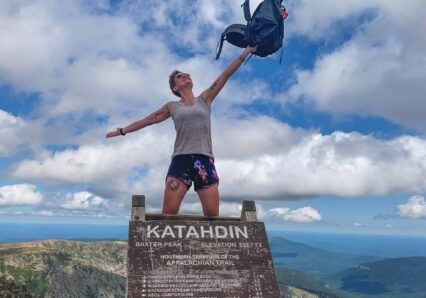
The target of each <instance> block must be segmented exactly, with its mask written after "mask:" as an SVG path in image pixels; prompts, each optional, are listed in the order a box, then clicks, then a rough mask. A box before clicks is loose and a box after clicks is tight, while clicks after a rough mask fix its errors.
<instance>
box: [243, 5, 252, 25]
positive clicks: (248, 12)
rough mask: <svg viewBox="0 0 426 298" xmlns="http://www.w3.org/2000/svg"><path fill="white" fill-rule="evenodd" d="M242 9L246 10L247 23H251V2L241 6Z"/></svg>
mask: <svg viewBox="0 0 426 298" xmlns="http://www.w3.org/2000/svg"><path fill="white" fill-rule="evenodd" d="M241 7H242V8H243V10H244V18H245V19H246V21H247V22H248V21H250V19H251V13H250V0H245V1H244V3H243V4H241Z"/></svg>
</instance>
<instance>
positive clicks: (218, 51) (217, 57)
mask: <svg viewBox="0 0 426 298" xmlns="http://www.w3.org/2000/svg"><path fill="white" fill-rule="evenodd" d="M225 36H226V34H225V32H223V33H222V35H221V36H220V40H219V42H218V43H217V46H216V60H218V59H219V57H220V53H222V47H223V42H224V40H225Z"/></svg>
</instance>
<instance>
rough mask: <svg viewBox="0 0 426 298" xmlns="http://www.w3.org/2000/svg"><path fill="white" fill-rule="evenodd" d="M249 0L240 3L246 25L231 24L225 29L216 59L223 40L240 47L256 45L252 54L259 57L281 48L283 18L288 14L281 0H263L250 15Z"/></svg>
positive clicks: (220, 50)
mask: <svg viewBox="0 0 426 298" xmlns="http://www.w3.org/2000/svg"><path fill="white" fill-rule="evenodd" d="M249 2H250V0H245V1H244V3H243V4H242V5H241V6H242V7H243V9H244V18H245V19H246V21H247V25H242V24H233V25H230V26H229V27H227V28H226V29H225V31H224V32H223V33H222V35H221V38H220V41H219V43H218V46H217V49H216V60H217V59H219V56H220V54H221V52H222V47H223V42H224V41H225V40H226V41H228V42H229V43H230V44H233V45H235V46H237V47H240V48H246V47H247V46H248V45H250V46H256V45H257V50H256V52H254V53H253V55H256V56H259V57H266V56H268V55H271V54H273V53H275V52H276V51H278V50H279V49H280V48H282V46H283V39H284V20H285V19H286V18H287V16H288V14H287V11H286V8H285V7H284V6H283V5H282V2H283V0H264V1H263V2H261V3H260V4H259V6H258V7H257V8H256V10H255V11H254V13H253V15H252V16H251V15H250V4H249ZM281 54H282V52H281Z"/></svg>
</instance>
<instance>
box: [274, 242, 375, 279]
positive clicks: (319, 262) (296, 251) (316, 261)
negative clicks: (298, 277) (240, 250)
mask: <svg viewBox="0 0 426 298" xmlns="http://www.w3.org/2000/svg"><path fill="white" fill-rule="evenodd" d="M270 247H271V251H272V257H273V259H274V263H275V266H282V267H288V268H293V269H297V270H299V271H303V272H306V273H315V274H321V273H336V272H339V271H342V270H345V269H347V268H351V267H354V266H357V265H358V264H360V263H365V262H372V261H378V260H381V258H377V257H372V256H357V255H352V254H342V253H335V252H329V251H326V250H323V249H318V248H314V247H312V246H309V245H306V244H303V243H297V242H292V241H290V240H287V239H284V238H280V237H272V238H271V239H270Z"/></svg>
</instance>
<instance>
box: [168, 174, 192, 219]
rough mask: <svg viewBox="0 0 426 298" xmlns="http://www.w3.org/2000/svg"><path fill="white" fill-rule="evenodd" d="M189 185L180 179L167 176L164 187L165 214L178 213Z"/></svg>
mask: <svg viewBox="0 0 426 298" xmlns="http://www.w3.org/2000/svg"><path fill="white" fill-rule="evenodd" d="M187 191H188V187H187V186H186V185H185V184H184V183H183V182H182V181H180V180H179V179H177V178H174V177H167V178H166V187H165V189H164V201H163V214H177V213H178V212H179V207H180V204H181V203H182V200H183V197H184V196H185V194H186V192H187Z"/></svg>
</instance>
